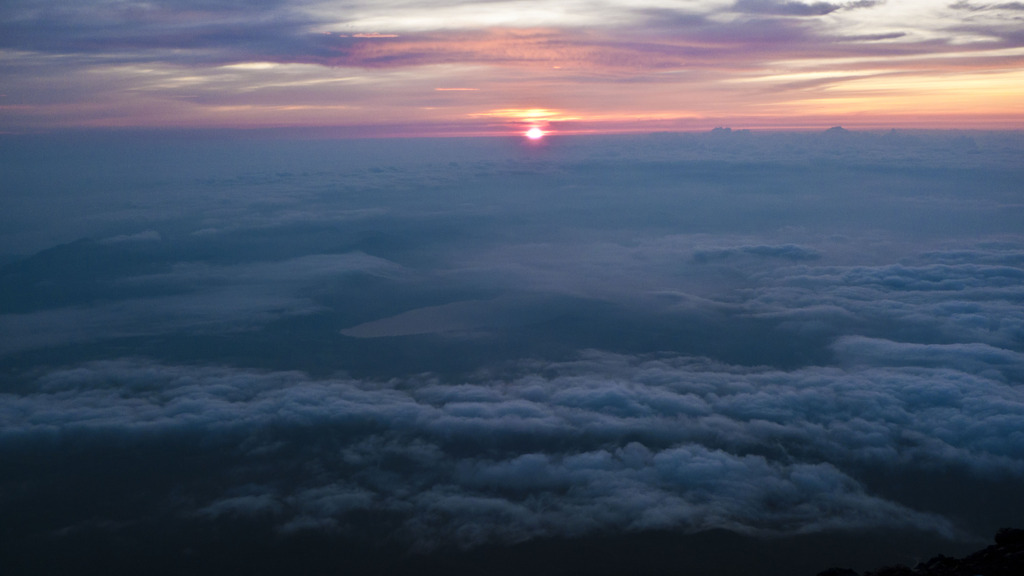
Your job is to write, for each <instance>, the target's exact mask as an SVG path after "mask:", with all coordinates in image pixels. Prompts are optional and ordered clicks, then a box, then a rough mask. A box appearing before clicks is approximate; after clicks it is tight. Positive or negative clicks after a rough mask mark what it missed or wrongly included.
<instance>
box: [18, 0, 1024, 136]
mask: <svg viewBox="0 0 1024 576" xmlns="http://www.w3.org/2000/svg"><path fill="white" fill-rule="evenodd" d="M46 1H47V0H34V2H33V0H29V1H28V2H26V3H24V4H25V5H32V4H33V3H38V4H39V5H44V4H45V3H46ZM279 4H280V6H278V4H274V6H278V7H277V8H274V10H275V11H276V12H266V11H265V10H269V9H259V8H255V9H253V10H252V12H253V14H249V12H247V11H243V10H239V11H237V12H236V11H231V10H228V9H226V8H225V11H224V12H217V13H199V12H194V11H191V12H190V11H188V10H185V9H182V10H180V11H175V10H173V5H174V2H168V3H165V4H161V6H163V8H161V9H159V10H157V9H155V8H154V9H147V10H142V9H140V10H139V11H136V12H131V13H128V12H109V13H103V11H102V10H99V9H98V10H94V11H92V12H90V11H84V9H83V11H81V13H74V10H72V11H71V12H69V14H71V15H70V16H60V15H59V14H58V13H53V14H50V15H49V16H45V15H44V16H39V14H49V13H42V12H39V13H35V14H36V15H35V16H32V17H28V16H25V15H21V16H22V17H21V19H20V20H19V19H18V18H15V16H18V15H19V14H18V8H16V7H12V8H2V9H0V38H7V40H5V41H4V43H3V44H0V50H2V52H0V56H3V58H0V74H3V75H4V78H5V80H6V84H7V85H6V86H5V96H3V97H0V130H2V131H19V130H47V129H53V128H61V127H68V126H83V127H84V126H154V127H176V126H180V127H200V126H210V127H272V126H335V127H338V128H344V127H350V128H351V130H356V131H360V132H361V133H362V132H369V133H373V132H374V131H375V130H376V131H377V133H379V134H380V135H393V134H421V133H426V134H430V133H436V134H451V133H458V134H516V133H520V134H521V133H522V130H523V129H524V128H523V125H524V124H530V123H537V122H543V123H544V124H545V126H551V127H555V126H557V127H558V131H559V133H573V132H619V131H647V130H652V129H665V130H687V129H705V128H708V127H714V126H715V125H720V124H724V125H732V126H736V127H749V128H755V129H756V128H761V129H802V128H820V127H828V126H832V125H836V124H843V125H846V126H852V127H864V128H868V127H880V128H886V127H907V128H911V127H912V128H926V127H936V128H952V127H962V128H993V127H994V128H1016V129H1019V128H1024V37H1022V36H1021V35H1020V34H1019V33H1018V32H1015V30H1014V28H1013V26H1012V25H1011V24H1012V22H1013V21H1014V20H1013V18H1012V17H1014V16H1016V17H1019V16H1020V15H1021V14H1024V11H1011V12H1013V13H1012V14H1009V15H1007V14H1006V13H1005V12H1006V9H997V8H992V7H989V5H987V4H980V3H968V4H965V3H959V4H958V5H951V6H945V5H943V6H942V7H938V8H936V7H935V5H934V4H933V3H926V2H916V1H915V2H907V3H897V4H899V5H897V4H894V3H884V4H883V3H873V2H856V3H845V4H840V3H832V4H826V3H806V4H802V3H799V2H796V3H794V2H789V3H785V2H772V1H769V0H763V1H762V0H758V1H756V2H739V3H736V4H735V5H732V4H728V3H724V2H723V3H719V4H721V6H719V7H718V8H714V9H711V8H708V9H707V11H706V12H704V13H699V12H667V11H664V10H663V11H661V12H658V11H655V10H653V9H651V10H652V11H650V13H646V12H642V11H637V10H633V9H632V8H629V7H626V6H625V5H623V6H618V5H617V4H616V3H615V2H611V3H605V4H603V6H605V7H606V8H607V9H608V10H609V12H608V15H607V21H606V23H605V24H604V25H601V26H581V25H569V24H571V22H568V21H567V22H568V23H567V24H565V25H554V24H552V21H554V20H553V19H554V17H553V16H551V17H550V18H549V17H547V16H544V14H547V13H546V12H538V14H539V15H538V16H536V19H537V20H538V21H542V20H543V21H545V22H546V24H547V25H545V26H532V27H525V26H524V27H513V26H508V25H502V26H474V25H470V24H466V20H465V18H468V16H465V14H466V13H465V12H464V11H465V10H466V9H468V8H466V7H472V8H474V9H475V10H476V11H474V12H469V13H468V14H470V15H471V16H472V17H473V18H476V19H478V20H481V21H484V20H487V19H488V18H490V19H491V20H500V18H497V17H498V16H501V13H500V11H501V10H507V9H508V7H507V6H506V5H505V4H504V3H501V2H492V3H484V4H478V5H476V4H474V3H451V4H449V3H447V2H442V1H439V2H427V3H426V4H429V5H425V8H424V10H423V11H421V12H415V13H412V12H409V13H408V14H407V13H406V12H404V11H405V10H409V8H408V7H407V5H396V6H393V7H390V11H388V9H387V8H388V7H387V6H386V5H387V4H388V3H387V1H386V0H382V6H379V7H377V8H376V9H377V10H378V12H372V13H371V16H372V18H370V19H369V20H368V23H371V24H372V25H373V26H374V28H376V30H372V29H371V30H363V31H359V30H352V29H344V28H341V27H338V26H337V25H332V24H330V23H329V22H328V21H327V20H325V21H324V23H323V24H322V25H318V24H317V23H316V22H315V21H313V22H310V21H308V18H309V16H308V15H306V13H304V12H301V11H300V10H299V8H301V7H302V3H301V2H295V3H292V2H288V1H284V2H281V3H279ZM435 4H436V8H432V6H433V5H435ZM521 4H522V3H520V4H517V6H519V7H520V8H522V9H524V10H525V9H526V8H530V7H534V8H536V9H537V10H540V8H539V7H543V6H546V5H543V4H537V5H536V6H534V4H533V3H529V2H527V3H526V4H525V5H521ZM709 4H713V3H709ZM190 6H191V4H190ZM375 6H376V5H375ZM403 6H405V7H404V8H403ZM524 6H525V8H524ZM958 6H959V7H958ZM293 8H294V11H292V9H293ZM261 10H262V11H261ZM615 10H619V12H615ZM631 10H632V11H631ZM1000 10H1002V11H1000ZM433 11H437V15H436V17H437V21H438V22H441V23H444V24H445V25H446V28H445V29H443V30H442V29H433V28H431V27H430V26H427V25H426V24H422V22H426V21H429V20H430V17H432V15H433ZM55 14H56V15H55ZM271 14H273V15H276V17H277V19H276V20H271V19H268V18H269V16H270V15H271ZM523 14H532V13H531V12H530V11H529V10H526V11H525V12H523ZM300 15H301V17H300ZM332 15H333V13H332ZM333 16H337V15H333ZM449 16H450V17H449ZM826 16H827V19H826ZM62 17H67V18H71V17H74V18H73V19H74V20H75V24H76V26H75V27H74V28H73V29H74V30H75V32H73V33H71V34H68V33H67V30H68V28H67V24H68V23H67V22H64V21H62V20H61V18H62ZM559 17H562V16H559ZM591 17H595V18H596V16H591ZM47 18H52V21H50V20H47ZM325 18H326V17H325ZM524 18H525V17H524ZM545 18H547V20H544V19H545ZM565 18H569V17H568V16H565ZM894 19H895V20H894ZM900 19H902V20H900ZM929 19H931V20H929ZM342 20H343V18H342ZM3 22H6V23H3ZM270 22H272V23H270ZM474 22H475V20H474ZM1008 22H1009V23H1011V24H1008ZM387 25H390V26H394V27H395V29H394V30H389V29H387ZM318 26H320V27H321V28H327V29H321V30H316V28H317V27H318ZM417 26H419V28H417ZM540 110H546V111H549V112H551V113H550V114H547V115H544V114H541V115H538V113H537V112H536V111H540ZM524 111H526V112H524ZM529 111H534V112H532V113H531V112H529ZM531 114H532V115H531ZM431 126H433V127H435V128H434V129H433V130H432V129H431V128H430V127H431Z"/></svg>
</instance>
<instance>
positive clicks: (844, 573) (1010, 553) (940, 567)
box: [818, 528, 1024, 576]
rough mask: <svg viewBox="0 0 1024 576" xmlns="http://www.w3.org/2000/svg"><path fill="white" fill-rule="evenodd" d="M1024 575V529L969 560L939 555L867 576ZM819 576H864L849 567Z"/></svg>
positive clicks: (1002, 535) (1003, 534)
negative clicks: (911, 566)
mask: <svg viewBox="0 0 1024 576" xmlns="http://www.w3.org/2000/svg"><path fill="white" fill-rule="evenodd" d="M1021 574H1024V530H1020V529H1017V528H1003V529H1001V530H999V532H998V533H997V534H996V543H995V544H993V545H992V546H989V547H988V548H985V549H984V550H981V551H978V552H975V553H974V554H971V555H970V556H967V557H965V558H950V557H948V556H943V555H942V554H939V555H938V556H936V557H934V558H932V559H931V560H928V561H927V562H921V563H920V564H918V565H917V566H915V567H914V568H909V567H907V566H903V565H897V566H887V567H885V568H881V569H879V570H875V571H873V572H865V573H864V575H863V576H1020V575H1021ZM818 576H860V575H859V574H857V572H856V571H855V570H850V569H848V568H830V569H828V570H825V571H824V572H819V573H818Z"/></svg>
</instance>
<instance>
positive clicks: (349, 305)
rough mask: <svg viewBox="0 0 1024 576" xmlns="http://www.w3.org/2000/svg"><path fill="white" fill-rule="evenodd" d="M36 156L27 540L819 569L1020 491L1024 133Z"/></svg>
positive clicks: (57, 567)
mask: <svg viewBox="0 0 1024 576" xmlns="http://www.w3.org/2000/svg"><path fill="white" fill-rule="evenodd" d="M769 4H770V3H765V2H739V3H737V6H743V7H745V9H747V10H749V11H751V12H756V13H768V12H767V11H769V9H770V10H775V11H778V10H783V9H785V10H798V9H799V10H818V11H825V10H832V9H838V8H837V6H839V5H838V4H826V3H816V4H798V3H790V4H785V5H781V4H771V5H770V6H769ZM847 4H851V3H847ZM847 4H844V5H843V6H844V7H846V6H847ZM852 4H865V5H867V4H872V3H852ZM844 9H845V8H844ZM0 152H2V154H0V175H2V180H3V182H4V184H3V194H2V197H0V208H2V209H0V263H2V268H0V294H2V298H0V461H2V462H3V465H2V472H0V511H2V513H0V551H2V555H0V556H3V557H6V558H7V560H2V561H0V562H2V563H4V564H6V568H4V569H0V571H3V572H5V573H11V574H30V573H32V574H47V573H54V574H56V573H68V572H67V570H68V569H69V566H78V567H79V568H81V569H82V570H84V571H85V572H88V573H92V572H95V573H129V572H131V571H132V570H133V569H134V568H133V567H136V566H139V565H146V566H152V565H154V564H155V565H157V568H156V569H155V570H156V571H155V572H154V571H152V570H145V572H147V573H168V574H172V573H184V572H186V571H187V572H190V573H193V574H195V573H207V572H209V573H225V572H224V571H227V572H231V571H232V570H243V571H246V570H248V571H249V572H250V573H254V574H270V573H280V572H281V571H283V570H286V569H289V570H298V571H299V572H303V573H360V574H362V573H366V574H372V573H381V574H384V573H391V574H404V573H410V574H411V573H413V572H418V573H448V574H451V573H456V574H458V573H466V574H468V573H478V572H479V571H483V570H488V571H492V572H494V573H497V574H504V573H509V574H511V573H522V572H524V571H530V572H535V573H538V574H560V573H566V572H570V571H574V570H575V571H576V572H575V573H582V574H619V573H622V574H625V573H633V574H641V573H646V574H680V573H693V574H753V573H756V574H780V575H781V574H808V575H809V576H811V575H813V574H815V573H816V571H817V570H823V569H824V568H827V567H828V566H829V565H831V564H834V563H836V562H838V563H846V564H849V565H853V566H856V567H857V568H858V569H866V568H870V567H872V564H873V563H875V562H877V563H890V564H891V563H895V562H904V563H912V562H913V561H914V559H915V558H917V559H923V558H921V556H927V555H930V554H932V553H937V552H939V551H945V552H947V553H958V552H963V551H965V550H969V549H971V548H974V547H976V546H977V545H978V544H979V543H980V542H984V541H987V540H988V539H989V538H990V537H991V535H992V534H993V533H994V532H995V530H996V529H997V528H999V527H1000V526H1006V525H1013V524H1019V523H1020V519H1021V518H1024V497H1022V495H1021V491H1020V489H1019V488H1020V486H1021V483H1022V482H1024V163H1021V159H1022V158H1024V141H1022V140H1021V136H1020V134H1019V133H986V132H965V133H947V132H887V133H869V132H848V131H844V130H841V129H832V130H829V131H827V132H816V133H799V134H786V133H749V132H745V131H728V130H716V131H713V132H710V133H700V134H672V133H665V134H651V135H644V136H606V137H596V136H592V137H567V136H566V137H549V138H547V139H546V140H545V141H543V142H542V143H520V142H518V141H515V140H507V139H486V138H480V139H440V140H431V139H421V140H362V141H356V140H352V141H342V140H332V139H326V138H324V139H316V138H312V139H310V138H301V139H299V138H291V137H290V136H289V135H288V134H273V135H271V136H267V135H261V136H259V137H253V138H247V137H245V135H244V134H242V133H234V134H225V133H216V132H210V133H194V134H184V133H182V134H172V133H164V134H160V133H149V132H144V131H139V132H122V133H116V132H112V133H108V134H103V133H89V134H85V133H83V134H77V135H76V134H71V135H64V136H31V135H7V136H3V137H0ZM728 551H732V552H733V553H731V554H730V553H729V552H728ZM140 563H141V564H140ZM681 566H688V567H689V571H686V570H683V569H682V568H681ZM160 570H164V572H160ZM218 571H219V572H218Z"/></svg>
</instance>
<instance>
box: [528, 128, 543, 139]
mask: <svg viewBox="0 0 1024 576" xmlns="http://www.w3.org/2000/svg"><path fill="white" fill-rule="evenodd" d="M526 137H527V138H529V139H530V140H540V139H541V138H543V137H544V131H543V130H541V129H540V128H537V127H536V126H534V127H533V128H530V129H529V130H527V131H526Z"/></svg>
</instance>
